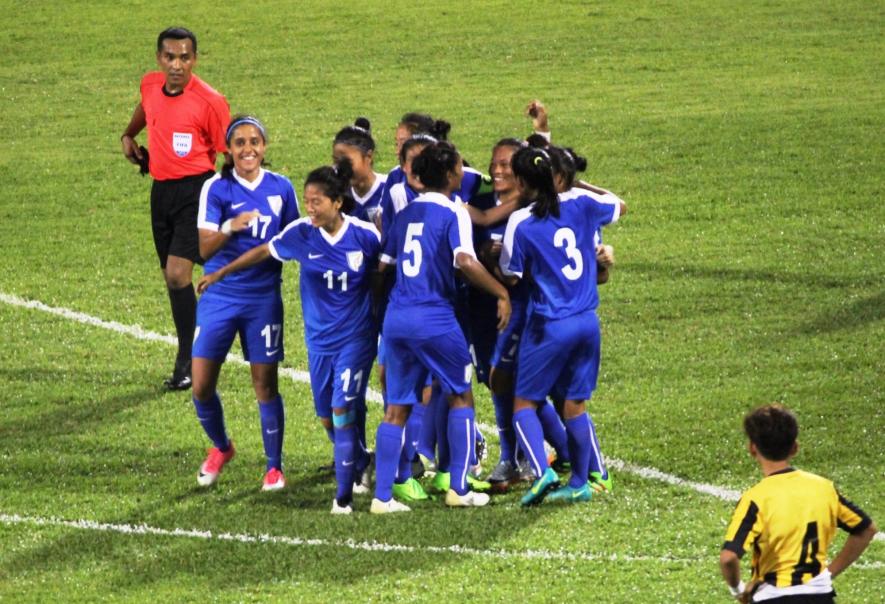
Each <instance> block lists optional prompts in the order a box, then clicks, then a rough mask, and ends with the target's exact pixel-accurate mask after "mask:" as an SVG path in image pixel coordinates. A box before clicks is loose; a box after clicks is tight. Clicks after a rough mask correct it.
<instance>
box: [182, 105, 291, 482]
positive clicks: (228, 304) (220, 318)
mask: <svg viewBox="0 0 885 604" xmlns="http://www.w3.org/2000/svg"><path fill="white" fill-rule="evenodd" d="M226 139H227V146H228V148H229V149H230V155H231V161H230V163H227V164H225V166H224V168H223V169H222V171H221V173H220V174H217V175H215V176H213V177H212V178H211V179H209V180H208V181H206V183H205V184H204V185H203V190H202V192H201V194H200V208H199V215H198V220H197V226H198V227H199V234H200V255H201V256H202V257H203V258H206V259H207V262H206V273H207V275H206V276H204V277H203V278H202V279H201V280H200V282H199V284H198V288H197V289H198V291H199V292H200V293H201V294H203V295H202V297H201V298H200V301H199V304H198V305H197V327H196V331H195V334H194V344H193V395H194V407H195V408H196V411H197V417H198V418H199V420H200V424H202V426H203V429H204V430H205V432H206V435H207V436H208V437H209V439H210V440H211V441H212V443H213V445H214V446H213V447H212V448H211V449H210V450H209V455H208V457H207V458H206V461H205V462H204V463H203V465H202V466H201V467H200V472H199V474H198V476H197V482H198V483H199V484H200V485H202V486H209V485H211V484H213V483H214V482H215V481H216V480H217V478H218V474H219V473H220V472H221V469H222V468H223V467H224V465H225V464H226V463H227V462H228V461H230V459H231V458H232V457H233V456H234V447H233V443H232V442H231V441H230V439H228V436H227V431H226V429H225V426H224V412H223V409H222V406H221V400H220V399H219V398H218V394H217V392H216V390H215V388H216V385H217V383H218V374H219V372H220V371H221V365H222V363H224V359H225V357H226V356H227V353H228V351H229V350H230V347H231V344H233V340H234V336H235V335H237V334H238V333H239V335H240V343H241V345H242V348H243V357H245V359H246V360H247V361H249V364H250V366H251V370H252V385H253V387H254V389H255V395H256V397H257V398H258V409H259V411H260V414H261V435H262V438H263V440H264V451H265V455H266V456H267V467H266V472H265V476H264V486H263V487H262V489H263V490H266V491H271V490H277V489H281V488H283V487H284V486H285V479H284V478H283V474H282V448H283V432H284V417H283V400H282V398H281V397H280V394H279V391H278V389H277V364H278V363H279V361H281V360H283V300H282V296H281V295H280V283H281V272H282V265H281V264H280V263H279V262H277V261H276V260H273V259H265V260H264V261H263V262H261V263H257V264H256V265H255V266H251V267H250V268H249V269H248V270H244V271H241V272H238V273H236V274H235V275H231V277H230V278H229V279H227V280H225V281H224V282H223V283H219V284H217V285H215V286H214V287H212V288H211V289H209V290H208V291H207V289H206V288H207V287H208V286H209V284H211V283H214V282H216V281H218V280H219V278H220V275H221V271H220V270H219V269H222V267H225V265H227V263H229V262H231V261H232V260H234V259H235V258H238V257H239V256H240V255H241V254H243V253H244V252H246V251H248V250H251V249H253V248H255V247H256V246H261V245H262V244H264V243H266V242H267V241H269V240H270V239H271V238H272V237H274V236H275V235H276V234H277V233H279V232H280V231H282V230H283V228H284V227H285V226H286V225H288V224H289V223H290V222H292V221H294V220H295V219H297V218H298V200H297V198H296V197H295V191H294V189H293V188H292V183H290V182H289V180H288V179H287V178H285V177H284V176H280V175H279V174H274V173H273V172H269V171H267V170H265V169H263V168H262V167H261V166H262V163H263V161H264V152H265V148H266V145H267V134H266V132H265V129H264V126H263V125H262V124H261V122H260V121H258V120H257V119H256V118H254V117H250V116H237V117H235V118H234V119H233V120H232V121H231V124H230V127H228V129H227V134H226ZM213 271H218V272H213Z"/></svg>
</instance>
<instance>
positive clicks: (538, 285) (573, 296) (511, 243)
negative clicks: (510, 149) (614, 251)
mask: <svg viewBox="0 0 885 604" xmlns="http://www.w3.org/2000/svg"><path fill="white" fill-rule="evenodd" d="M559 200H560V203H559V217H558V218H557V217H554V216H546V217H544V218H538V217H536V216H534V215H533V214H532V213H531V209H532V207H533V206H529V207H527V208H523V209H521V210H518V211H516V212H514V213H513V214H512V215H511V216H510V220H509V221H508V222H507V230H506V232H505V234H504V247H503V249H502V251H501V260H500V265H501V270H502V271H503V272H504V274H505V275H516V276H517V277H520V278H521V277H522V276H523V273H524V272H525V271H526V270H528V271H530V272H531V277H532V281H533V283H534V286H533V287H532V294H531V302H532V305H533V306H532V313H534V314H537V315H541V316H543V317H547V318H549V319H561V318H563V317H568V316H571V315H575V314H578V313H581V312H584V311H587V310H593V309H595V308H596V307H597V306H598V305H599V296H598V294H597V291H596V245H595V238H596V234H597V231H598V230H599V229H600V228H601V227H602V226H604V225H606V224H609V223H612V222H615V221H617V219H618V216H619V213H620V204H619V203H604V202H600V201H599V197H598V196H594V195H591V194H590V193H589V192H587V191H582V190H581V189H572V190H571V191H568V192H567V193H563V194H562V195H560V196H559Z"/></svg>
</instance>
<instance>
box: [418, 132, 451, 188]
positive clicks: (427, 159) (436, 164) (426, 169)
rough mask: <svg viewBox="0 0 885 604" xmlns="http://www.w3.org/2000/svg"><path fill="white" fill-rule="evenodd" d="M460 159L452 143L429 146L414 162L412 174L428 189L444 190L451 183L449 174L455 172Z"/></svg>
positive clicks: (443, 142)
mask: <svg viewBox="0 0 885 604" xmlns="http://www.w3.org/2000/svg"><path fill="white" fill-rule="evenodd" d="M459 157H460V156H459V155H458V150H457V149H455V146H454V145H453V144H452V143H449V142H446V141H439V142H437V143H433V144H431V145H427V146H426V147H424V149H423V150H422V151H421V153H419V154H418V157H416V158H415V159H413V160H412V174H414V175H415V176H417V177H418V180H420V181H421V184H423V185H424V186H425V187H427V188H428V189H443V188H445V186H446V185H447V184H448V183H449V172H453V171H454V170H455V167H456V166H457V165H458V159H459Z"/></svg>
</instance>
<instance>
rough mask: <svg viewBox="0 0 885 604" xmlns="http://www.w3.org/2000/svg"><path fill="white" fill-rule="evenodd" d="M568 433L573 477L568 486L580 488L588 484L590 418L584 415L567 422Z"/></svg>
mask: <svg viewBox="0 0 885 604" xmlns="http://www.w3.org/2000/svg"><path fill="white" fill-rule="evenodd" d="M565 429H566V431H567V432H568V448H569V452H570V453H571V460H572V476H571V478H569V481H568V486H570V487H572V488H575V489H577V488H579V487H582V486H584V484H586V482H587V472H588V469H587V468H588V466H589V465H590V449H591V444H590V416H589V415H587V414H586V413H582V414H581V415H578V416H576V417H573V418H571V419H567V420H565Z"/></svg>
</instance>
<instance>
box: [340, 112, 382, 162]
mask: <svg viewBox="0 0 885 604" xmlns="http://www.w3.org/2000/svg"><path fill="white" fill-rule="evenodd" d="M332 145H333V146H334V145H347V146H348V147H356V148H357V149H359V151H360V153H362V154H363V155H368V154H369V152H370V151H374V150H375V139H373V138H372V124H371V122H369V120H368V119H366V118H364V117H358V118H356V121H355V122H354V123H353V125H351V126H345V127H344V128H342V129H341V130H339V131H338V134H336V135H335V140H334V141H333V142H332Z"/></svg>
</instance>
